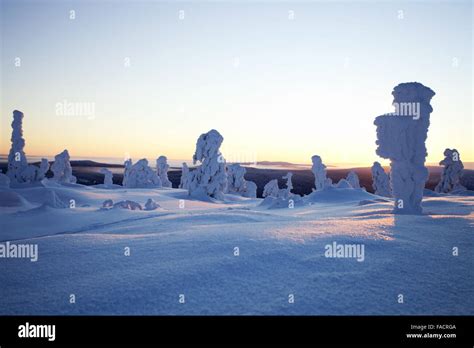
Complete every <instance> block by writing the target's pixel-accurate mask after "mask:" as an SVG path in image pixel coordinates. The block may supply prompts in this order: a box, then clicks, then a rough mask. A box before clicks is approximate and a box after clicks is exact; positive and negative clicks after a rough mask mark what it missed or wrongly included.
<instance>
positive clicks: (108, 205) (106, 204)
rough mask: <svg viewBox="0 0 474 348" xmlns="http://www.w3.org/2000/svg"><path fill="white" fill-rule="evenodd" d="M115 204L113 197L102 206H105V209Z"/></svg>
mask: <svg viewBox="0 0 474 348" xmlns="http://www.w3.org/2000/svg"><path fill="white" fill-rule="evenodd" d="M113 206H114V201H113V200H111V199H107V200H105V201H104V203H102V208H105V209H108V208H112V207H113Z"/></svg>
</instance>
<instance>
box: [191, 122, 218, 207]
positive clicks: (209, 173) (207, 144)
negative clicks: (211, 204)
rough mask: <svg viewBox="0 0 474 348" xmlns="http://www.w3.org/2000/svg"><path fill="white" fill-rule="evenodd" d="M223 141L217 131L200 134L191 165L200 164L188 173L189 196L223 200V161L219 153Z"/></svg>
mask: <svg viewBox="0 0 474 348" xmlns="http://www.w3.org/2000/svg"><path fill="white" fill-rule="evenodd" d="M223 141H224V138H223V137H222V135H220V134H219V132H218V131H216V130H214V129H212V130H210V131H209V132H207V133H204V134H201V136H200V137H199V139H198V141H197V143H196V152H195V153H194V156H193V164H196V163H197V162H201V165H200V166H198V167H197V168H196V169H195V170H194V171H192V172H190V183H189V194H190V195H192V196H197V197H204V196H208V197H212V198H215V199H218V200H223V199H224V192H225V190H226V186H227V174H226V171H225V160H224V158H223V157H222V154H221V153H220V151H219V148H220V146H221V144H222V142H223Z"/></svg>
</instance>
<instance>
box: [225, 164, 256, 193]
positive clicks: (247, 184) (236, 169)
mask: <svg viewBox="0 0 474 348" xmlns="http://www.w3.org/2000/svg"><path fill="white" fill-rule="evenodd" d="M246 172H247V170H246V169H245V167H242V166H241V165H240V164H239V163H234V164H231V165H228V166H227V193H232V194H238V195H241V196H243V197H249V198H256V197H257V185H256V184H255V183H254V182H252V181H247V180H245V173H246Z"/></svg>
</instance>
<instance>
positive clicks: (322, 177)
mask: <svg viewBox="0 0 474 348" xmlns="http://www.w3.org/2000/svg"><path fill="white" fill-rule="evenodd" d="M311 160H312V161H313V166H312V168H311V171H312V172H313V174H314V186H315V187H316V191H319V190H322V189H324V188H325V187H328V186H331V184H332V180H328V179H329V178H327V177H326V166H325V165H324V164H323V161H322V160H321V157H319V156H318V155H314V156H313V157H311Z"/></svg>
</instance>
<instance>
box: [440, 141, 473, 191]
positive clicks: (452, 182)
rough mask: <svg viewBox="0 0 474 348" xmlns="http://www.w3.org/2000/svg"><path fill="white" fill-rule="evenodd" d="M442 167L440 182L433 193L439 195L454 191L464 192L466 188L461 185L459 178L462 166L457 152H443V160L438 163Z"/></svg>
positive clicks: (462, 170)
mask: <svg viewBox="0 0 474 348" xmlns="http://www.w3.org/2000/svg"><path fill="white" fill-rule="evenodd" d="M439 164H440V165H441V166H444V168H443V172H442V174H441V180H440V181H439V183H438V185H436V187H435V191H436V192H439V193H450V192H453V191H454V192H456V191H464V190H466V188H465V187H464V186H462V185H461V182H460V181H461V177H462V174H463V172H464V165H463V163H462V161H461V157H460V155H459V152H458V150H456V149H452V150H451V149H446V150H444V159H443V160H442V161H441V162H439Z"/></svg>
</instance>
